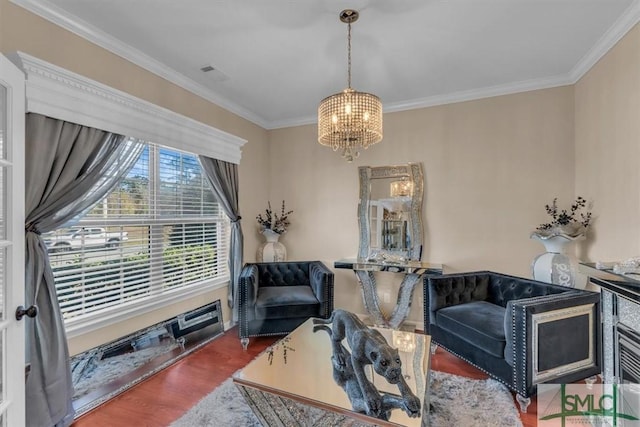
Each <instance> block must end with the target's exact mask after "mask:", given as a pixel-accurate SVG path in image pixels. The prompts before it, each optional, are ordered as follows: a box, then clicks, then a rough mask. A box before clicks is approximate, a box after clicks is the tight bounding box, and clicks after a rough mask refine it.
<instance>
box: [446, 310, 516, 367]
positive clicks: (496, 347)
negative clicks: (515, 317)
mask: <svg viewBox="0 0 640 427" xmlns="http://www.w3.org/2000/svg"><path fill="white" fill-rule="evenodd" d="M504 316H505V309H504V307H501V306H499V305H496V304H491V303H489V302H486V301H475V302H469V303H465V304H459V305H454V306H451V307H446V308H441V309H440V310H438V311H436V319H435V320H436V324H437V325H438V326H439V327H441V328H442V329H445V330H447V331H449V332H451V333H452V334H455V335H457V336H459V337H460V338H462V339H463V340H465V341H467V342H469V343H471V344H473V345H475V346H477V347H480V348H482V349H483V350H485V351H486V352H487V353H489V354H491V355H493V356H496V357H504V347H505V336H504Z"/></svg>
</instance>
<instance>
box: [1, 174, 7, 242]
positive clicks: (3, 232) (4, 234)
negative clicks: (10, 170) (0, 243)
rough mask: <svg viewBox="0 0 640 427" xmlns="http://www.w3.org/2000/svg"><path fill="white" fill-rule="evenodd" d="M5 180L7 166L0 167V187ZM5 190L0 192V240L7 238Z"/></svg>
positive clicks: (2, 186) (2, 187)
mask: <svg viewBox="0 0 640 427" xmlns="http://www.w3.org/2000/svg"><path fill="white" fill-rule="evenodd" d="M5 182H7V168H4V167H0V188H1V189H4V185H5ZM5 193H6V192H5V191H2V192H1V193H0V240H5V239H6V238H7V221H6V219H7V210H6V209H7V203H5V198H6V197H7V196H6V194H5Z"/></svg>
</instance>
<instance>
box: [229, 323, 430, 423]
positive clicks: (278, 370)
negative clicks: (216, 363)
mask: <svg viewBox="0 0 640 427" xmlns="http://www.w3.org/2000/svg"><path fill="white" fill-rule="evenodd" d="M376 329H377V330H378V331H379V332H380V333H381V334H382V335H383V336H384V338H385V339H386V341H387V343H389V344H390V345H391V346H392V347H395V348H397V349H398V354H399V356H400V359H401V361H402V373H403V375H404V377H405V380H406V383H407V385H408V386H409V388H411V391H412V392H413V393H414V394H415V395H416V396H417V397H418V398H419V399H420V400H421V410H420V415H419V416H418V417H409V415H407V413H405V411H404V410H403V409H401V408H396V409H393V410H391V412H390V417H389V420H388V421H385V420H382V419H378V418H373V417H369V416H367V415H365V414H363V413H358V412H354V411H353V410H352V404H351V401H350V400H349V397H348V396H347V393H346V392H345V390H344V389H343V388H342V387H341V386H340V385H338V383H337V382H336V381H335V380H334V365H333V363H332V359H331V357H332V354H333V352H332V346H331V338H330V336H329V334H328V332H327V331H324V330H318V331H316V332H314V331H313V323H312V319H309V320H307V321H306V322H305V323H303V324H302V325H301V326H300V327H298V328H297V329H296V330H294V331H293V332H292V333H290V334H289V335H287V336H286V337H285V338H283V339H282V340H280V341H279V342H277V343H276V344H274V345H273V346H272V347H270V348H268V349H267V350H266V351H265V352H264V353H262V354H261V355H260V356H258V357H257V358H256V359H255V360H253V361H252V362H251V363H249V364H248V365H247V366H246V367H245V368H244V369H242V370H241V371H240V372H238V373H237V374H236V375H234V377H233V381H234V383H235V384H236V386H238V388H239V390H240V392H241V393H242V395H243V396H244V398H245V400H246V401H247V403H248V404H249V406H250V407H251V409H252V410H253V412H254V413H255V415H256V416H257V418H258V419H259V420H260V422H261V423H262V424H263V425H265V426H336V425H347V426H370V425H371V426H372V425H377V426H411V427H412V426H426V425H428V416H429V367H430V360H431V359H430V358H431V352H430V344H431V337H429V336H428V335H422V334H415V333H413V332H406V331H397V330H392V329H383V328H380V329H378V328H376ZM343 344H344V345H345V347H347V349H348V346H347V344H346V340H344V343H343ZM365 373H366V376H367V378H368V379H369V380H370V381H371V382H372V383H373V384H374V385H375V387H376V388H377V389H378V391H379V392H380V393H388V394H389V395H396V396H398V397H399V391H398V386H397V385H393V384H389V383H388V382H387V381H386V380H385V379H384V378H383V377H381V376H379V375H378V374H377V373H375V372H374V371H373V369H372V367H371V365H366V367H365Z"/></svg>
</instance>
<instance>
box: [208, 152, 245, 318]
mask: <svg viewBox="0 0 640 427" xmlns="http://www.w3.org/2000/svg"><path fill="white" fill-rule="evenodd" d="M199 159H200V165H201V166H202V169H203V170H204V172H205V175H206V176H207V178H209V182H210V183H211V186H212V187H213V193H214V194H215V196H216V199H217V200H218V203H220V206H221V207H222V209H223V211H224V213H225V214H226V215H227V216H228V217H229V219H230V220H231V244H230V247H229V275H230V276H231V280H229V295H228V298H227V300H228V304H229V307H231V308H232V309H233V321H234V322H236V321H237V320H238V310H237V308H234V305H235V301H236V297H237V295H236V292H237V289H238V277H239V276H240V270H241V269H242V251H243V244H244V243H243V242H244V237H243V235H242V225H241V224H240V219H241V218H242V217H241V216H240V211H239V208H238V187H239V182H238V165H236V164H234V163H229V162H225V161H223V160H217V159H212V158H210V157H205V156H199Z"/></svg>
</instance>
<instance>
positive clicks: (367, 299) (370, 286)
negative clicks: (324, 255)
mask: <svg viewBox="0 0 640 427" xmlns="http://www.w3.org/2000/svg"><path fill="white" fill-rule="evenodd" d="M333 266H334V268H344V269H349V270H353V272H354V273H355V274H356V277H357V278H358V282H359V283H360V287H361V289H362V298H363V300H364V306H365V308H366V309H367V312H368V313H369V315H370V316H371V320H372V321H373V323H374V325H375V326H378V327H384V328H391V329H399V328H400V326H401V325H402V323H403V322H404V321H405V319H406V318H407V316H408V315H409V310H410V309H411V300H412V298H413V290H414V288H415V287H416V285H417V284H418V282H419V281H421V280H423V278H424V276H425V275H440V274H442V269H443V266H442V264H432V263H426V262H419V261H406V262H402V263H400V262H391V261H386V262H384V261H380V262H377V261H368V260H358V259H342V260H338V261H336V262H334V264H333ZM379 271H386V272H390V273H399V274H404V277H403V278H402V282H401V283H400V288H399V289H398V298H397V301H396V306H395V308H394V310H393V312H392V313H391V315H389V316H385V314H384V313H383V312H382V310H381V308H380V298H379V296H378V291H377V285H376V278H375V273H376V272H379Z"/></svg>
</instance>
